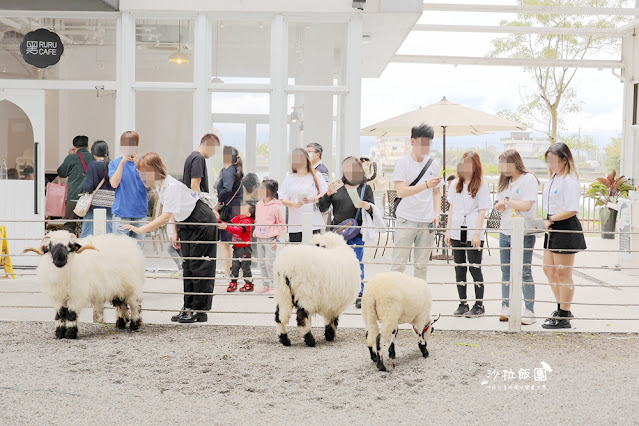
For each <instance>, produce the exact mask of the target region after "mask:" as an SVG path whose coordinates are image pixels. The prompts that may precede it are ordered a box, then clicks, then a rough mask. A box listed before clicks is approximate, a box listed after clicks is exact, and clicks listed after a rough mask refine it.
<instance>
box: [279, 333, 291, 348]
mask: <svg viewBox="0 0 639 426" xmlns="http://www.w3.org/2000/svg"><path fill="white" fill-rule="evenodd" d="M280 342H281V343H282V344H283V345H284V346H291V340H290V339H289V338H288V334H286V333H284V334H280Z"/></svg>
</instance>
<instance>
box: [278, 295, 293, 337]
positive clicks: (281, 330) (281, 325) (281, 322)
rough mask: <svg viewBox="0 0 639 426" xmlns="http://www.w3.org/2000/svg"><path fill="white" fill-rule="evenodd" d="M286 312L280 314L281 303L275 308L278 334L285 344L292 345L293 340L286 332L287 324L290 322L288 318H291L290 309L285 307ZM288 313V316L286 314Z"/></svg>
mask: <svg viewBox="0 0 639 426" xmlns="http://www.w3.org/2000/svg"><path fill="white" fill-rule="evenodd" d="M285 310H286V312H285V314H284V315H280V305H279V303H278V304H277V307H276V308H275V326H276V328H277V335H278V337H279V339H280V343H281V344H283V345H284V346H291V340H290V339H289V338H288V334H286V324H288V320H289V319H290V312H291V311H290V310H288V309H286V307H285ZM286 313H288V316H287V315H286Z"/></svg>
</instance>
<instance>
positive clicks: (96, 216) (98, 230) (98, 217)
mask: <svg viewBox="0 0 639 426" xmlns="http://www.w3.org/2000/svg"><path fill="white" fill-rule="evenodd" d="M106 218H107V216H106V209H93V235H103V234H106Z"/></svg>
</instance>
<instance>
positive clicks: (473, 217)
mask: <svg viewBox="0 0 639 426" xmlns="http://www.w3.org/2000/svg"><path fill="white" fill-rule="evenodd" d="M457 175H458V176H459V177H458V178H457V179H455V180H454V181H452V183H451V184H450V189H449V192H448V202H449V203H450V209H449V210H448V218H449V219H448V225H447V228H448V229H447V230H446V244H448V245H449V246H451V247H453V259H454V261H455V264H456V265H455V275H456V277H455V281H456V282H457V283H458V284H457V293H458V294H459V299H460V303H459V306H458V307H457V310H455V313H454V314H455V316H466V317H468V318H473V317H478V316H481V315H484V313H485V308H484V303H483V299H484V276H483V274H482V271H481V260H482V248H483V247H484V233H483V232H482V231H483V230H484V219H485V218H486V211H487V210H488V209H490V208H491V207H492V203H491V200H490V190H489V189H488V183H487V182H485V181H484V180H483V178H482V167H481V160H480V159H479V154H477V153H476V152H473V151H467V152H465V153H464V155H462V157H461V160H460V161H459V165H458V166H457ZM466 261H468V263H469V264H472V265H474V266H471V267H470V268H467V267H466V266H465V265H464V264H465V263H466ZM475 265H476V266H475ZM468 269H470V274H471V275H472V277H473V281H474V282H475V304H474V305H473V307H472V309H469V307H468V303H467V300H468V296H467V294H466V277H467V275H466V274H467V271H468Z"/></svg>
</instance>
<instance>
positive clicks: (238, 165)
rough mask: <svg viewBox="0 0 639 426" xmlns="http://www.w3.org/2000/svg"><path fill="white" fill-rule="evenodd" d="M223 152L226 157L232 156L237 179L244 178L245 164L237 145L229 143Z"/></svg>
mask: <svg viewBox="0 0 639 426" xmlns="http://www.w3.org/2000/svg"><path fill="white" fill-rule="evenodd" d="M222 153H223V154H222V155H224V156H225V157H227V156H228V157H231V164H233V165H234V166H235V179H236V180H240V181H241V180H242V179H244V165H243V163H242V157H240V153H239V151H238V150H237V149H236V148H235V147H232V146H228V145H227V146H225V147H224V149H223V150H222Z"/></svg>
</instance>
